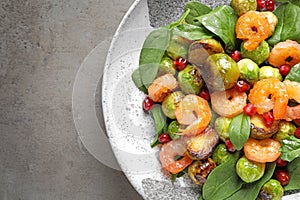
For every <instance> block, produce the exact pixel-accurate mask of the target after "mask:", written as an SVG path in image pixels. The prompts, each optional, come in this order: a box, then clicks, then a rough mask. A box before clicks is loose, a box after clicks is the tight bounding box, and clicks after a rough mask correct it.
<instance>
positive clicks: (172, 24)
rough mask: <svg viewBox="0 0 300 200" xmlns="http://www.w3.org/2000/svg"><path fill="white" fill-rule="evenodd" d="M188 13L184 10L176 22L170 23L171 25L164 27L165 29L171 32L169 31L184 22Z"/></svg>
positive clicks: (187, 10)
mask: <svg viewBox="0 0 300 200" xmlns="http://www.w3.org/2000/svg"><path fill="white" fill-rule="evenodd" d="M189 13H190V9H186V10H185V11H184V13H183V15H182V16H181V17H180V18H179V19H178V20H177V21H175V22H172V23H170V24H168V25H166V26H165V27H166V28H168V29H170V30H171V29H173V28H175V27H176V26H179V25H180V24H182V23H183V22H184V20H185V18H186V17H187V16H188V15H189Z"/></svg>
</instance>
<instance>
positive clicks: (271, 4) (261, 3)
mask: <svg viewBox="0 0 300 200" xmlns="http://www.w3.org/2000/svg"><path fill="white" fill-rule="evenodd" d="M256 1H257V10H259V11H271V12H272V11H273V10H274V9H275V1H274V0H256Z"/></svg>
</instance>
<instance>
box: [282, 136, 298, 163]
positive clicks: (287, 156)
mask: <svg viewBox="0 0 300 200" xmlns="http://www.w3.org/2000/svg"><path fill="white" fill-rule="evenodd" d="M280 152H281V155H280V158H281V159H282V160H286V161H288V162H291V161H292V160H294V159H295V158H299V157H300V139H298V138H296V137H295V136H294V135H291V136H289V137H288V138H286V139H283V140H281V147H280Z"/></svg>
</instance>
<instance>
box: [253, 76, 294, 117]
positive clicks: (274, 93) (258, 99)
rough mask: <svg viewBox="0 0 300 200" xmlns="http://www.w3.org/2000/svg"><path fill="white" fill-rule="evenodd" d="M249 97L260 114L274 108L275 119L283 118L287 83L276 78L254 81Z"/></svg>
mask: <svg viewBox="0 0 300 200" xmlns="http://www.w3.org/2000/svg"><path fill="white" fill-rule="evenodd" d="M269 97H271V98H269ZM248 99H249V101H250V103H252V104H253V105H255V107H256V111H257V112H258V114H263V113H265V112H269V111H270V110H272V109H273V114H274V118H275V120H278V119H283V118H284V116H285V113H286V108H287V104H288V93H287V90H286V87H285V85H284V84H283V83H282V82H281V81H279V80H278V79H276V78H268V79H263V80H260V81H258V82H256V83H254V86H253V88H252V89H251V90H250V93H249V95H248Z"/></svg>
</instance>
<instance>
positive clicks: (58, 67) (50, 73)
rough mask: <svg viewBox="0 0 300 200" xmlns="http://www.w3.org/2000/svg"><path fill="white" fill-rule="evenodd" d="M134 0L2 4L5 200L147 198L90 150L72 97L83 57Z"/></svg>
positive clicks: (0, 128) (0, 133)
mask: <svg viewBox="0 0 300 200" xmlns="http://www.w3.org/2000/svg"><path fill="white" fill-rule="evenodd" d="M132 3H133V0H125V1H124V0H122V1H121V0H109V1H108V0H89V1H81V0H71V1H64V0H47V1H38V0H25V1H24V0H2V1H1V6H0V199H3V200H17V199H18V200H43V199H45V200H56V199H58V200H60V199H73V200H77V199H78V200H84V199H86V200H93V199H101V200H102V199H104V200H119V199H126V200H127V199H131V200H140V199H142V198H141V197H140V196H139V195H138V194H137V193H136V192H135V190H134V189H133V188H132V187H131V185H130V184H129V182H128V181H127V179H126V178H125V176H124V175H123V173H122V172H120V171H117V170H113V169H111V168H109V167H106V166H105V165H103V164H101V163H100V162H99V161H97V160H96V159H94V157H93V156H91V155H90V154H89V153H88V152H87V151H86V149H85V148H84V146H83V145H82V143H81V141H80V140H79V139H78V136H77V133H76V130H75V126H74V123H73V118H72V102H71V101H72V98H71V97H72V87H73V83H74V78H75V76H76V73H77V70H78V69H79V66H80V65H81V63H82V61H83V59H84V58H85V56H86V55H87V54H88V53H89V52H90V51H91V50H92V49H93V48H94V47H95V46H96V45H97V44H98V43H99V42H101V41H102V40H104V39H105V38H107V37H111V36H112V35H113V33H114V31H115V30H116V28H117V26H118V24H119V22H120V20H121V19H122V17H123V16H124V14H125V13H126V11H127V9H128V8H129V6H130V5H131V4H132Z"/></svg>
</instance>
